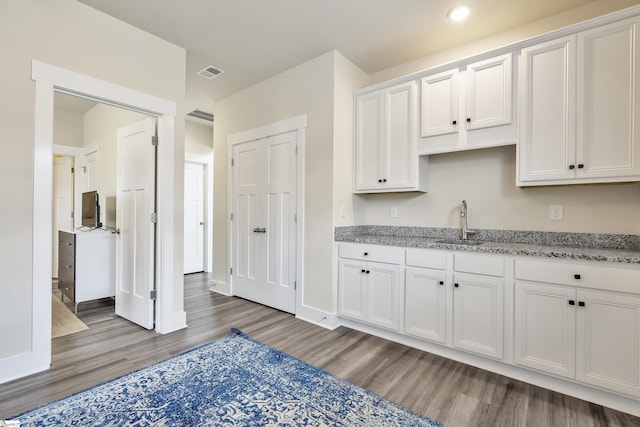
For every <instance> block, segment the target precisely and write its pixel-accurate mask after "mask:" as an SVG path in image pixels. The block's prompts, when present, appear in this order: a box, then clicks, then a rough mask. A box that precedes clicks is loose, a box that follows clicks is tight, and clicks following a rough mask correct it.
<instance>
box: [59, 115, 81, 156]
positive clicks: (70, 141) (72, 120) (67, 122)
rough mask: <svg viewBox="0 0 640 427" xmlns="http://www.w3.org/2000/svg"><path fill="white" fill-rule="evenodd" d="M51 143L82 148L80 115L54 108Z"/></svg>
mask: <svg viewBox="0 0 640 427" xmlns="http://www.w3.org/2000/svg"><path fill="white" fill-rule="evenodd" d="M53 143H54V144H59V145H70V146H73V147H82V145H83V141H82V114H80V113H74V112H73V111H68V110H63V109H61V108H56V109H55V110H54V112H53Z"/></svg>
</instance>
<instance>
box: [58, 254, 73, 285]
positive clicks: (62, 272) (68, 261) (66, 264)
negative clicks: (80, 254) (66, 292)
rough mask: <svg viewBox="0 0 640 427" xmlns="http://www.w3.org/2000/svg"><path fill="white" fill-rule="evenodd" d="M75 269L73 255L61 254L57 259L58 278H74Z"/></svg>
mask: <svg viewBox="0 0 640 427" xmlns="http://www.w3.org/2000/svg"><path fill="white" fill-rule="evenodd" d="M75 271H76V269H75V259H74V258H73V256H70V255H65V254H61V255H60V257H59V260H58V278H59V279H60V280H74V278H75Z"/></svg>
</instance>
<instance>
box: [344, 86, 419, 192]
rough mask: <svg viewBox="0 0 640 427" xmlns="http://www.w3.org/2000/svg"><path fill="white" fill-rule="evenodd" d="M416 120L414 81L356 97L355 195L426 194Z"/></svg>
mask: <svg viewBox="0 0 640 427" xmlns="http://www.w3.org/2000/svg"><path fill="white" fill-rule="evenodd" d="M417 119H418V85H417V82H416V81H410V82H407V83H402V84H398V85H395V86H391V87H388V88H386V89H382V90H378V91H375V92H370V93H365V94H362V95H358V96H357V97H356V136H355V140H356V144H355V145H356V152H355V178H354V181H355V184H354V187H355V188H354V191H355V192H356V193H379V192H396V191H426V174H425V173H423V174H422V175H421V173H420V168H421V167H424V168H426V164H427V163H426V162H427V159H426V158H419V157H418V153H417V140H418V135H417V128H418V126H417ZM421 177H422V179H421Z"/></svg>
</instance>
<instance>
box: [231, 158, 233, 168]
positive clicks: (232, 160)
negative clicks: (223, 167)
mask: <svg viewBox="0 0 640 427" xmlns="http://www.w3.org/2000/svg"><path fill="white" fill-rule="evenodd" d="M231 166H233V157H232V158H231Z"/></svg>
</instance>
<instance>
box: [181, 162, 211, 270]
mask: <svg viewBox="0 0 640 427" xmlns="http://www.w3.org/2000/svg"><path fill="white" fill-rule="evenodd" d="M213 156H214V154H191V153H185V154H184V161H185V163H197V164H199V165H203V166H204V184H205V185H204V218H205V219H204V237H205V238H204V259H205V262H204V271H205V273H211V272H212V271H213Z"/></svg>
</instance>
